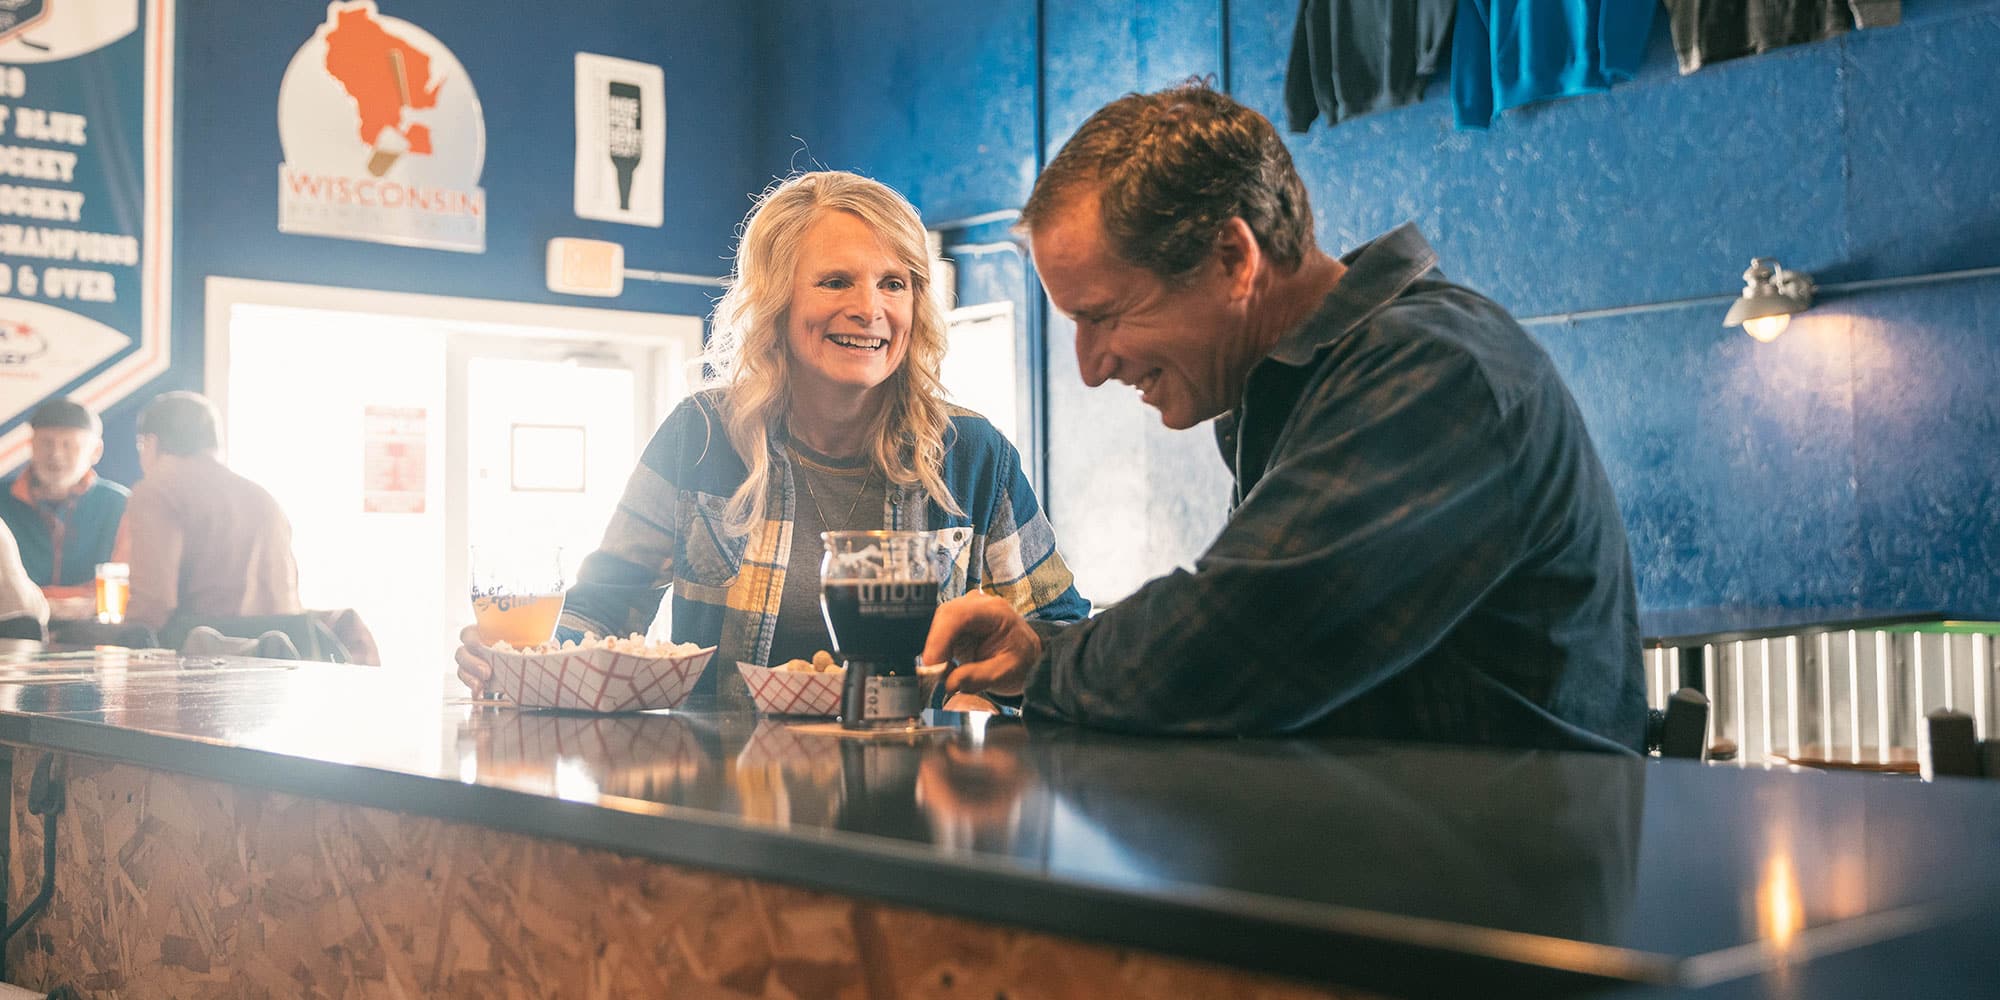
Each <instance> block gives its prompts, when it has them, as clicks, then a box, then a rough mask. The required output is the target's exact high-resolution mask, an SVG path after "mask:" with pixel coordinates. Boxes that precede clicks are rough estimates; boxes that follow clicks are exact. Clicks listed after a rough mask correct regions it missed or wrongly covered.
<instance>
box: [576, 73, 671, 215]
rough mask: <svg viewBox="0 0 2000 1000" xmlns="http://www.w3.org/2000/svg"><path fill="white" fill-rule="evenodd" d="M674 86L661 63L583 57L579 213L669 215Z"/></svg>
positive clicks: (578, 87)
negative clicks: (668, 164)
mask: <svg viewBox="0 0 2000 1000" xmlns="http://www.w3.org/2000/svg"><path fill="white" fill-rule="evenodd" d="M666 159H667V83H666V74H665V73H663V72H662V71H661V70H660V67H658V66H653V65H649V64H647V63H641V62H633V61H631V60H629V59H613V58H612V57H610V56H599V55H592V54H590V53H588V52H579V53H577V54H576V217H577V218H579V219H602V220H603V221H605V222H623V223H626V224H628V225H634V226H658V225H660V224H661V222H663V221H665V217H666V192H665V184H666V176H667V171H666Z"/></svg>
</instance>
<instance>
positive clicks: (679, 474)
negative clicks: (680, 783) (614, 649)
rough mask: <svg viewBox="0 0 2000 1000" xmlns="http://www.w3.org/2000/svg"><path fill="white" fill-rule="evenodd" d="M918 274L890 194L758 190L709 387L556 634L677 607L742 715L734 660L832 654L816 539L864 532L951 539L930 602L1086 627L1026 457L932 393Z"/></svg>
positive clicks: (907, 216) (810, 178) (815, 181)
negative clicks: (709, 652)
mask: <svg viewBox="0 0 2000 1000" xmlns="http://www.w3.org/2000/svg"><path fill="white" fill-rule="evenodd" d="M930 281H931V270H930V258H929V254H928V251H927V249H926V247H925V243H924V227H923V223H922V222H921V221H920V220H919V219H918V216H917V212H916V210H915V209H914V208H912V207H911V206H910V204H909V203H908V202H907V201H904V200H903V198H902V196H901V195H898V194H897V193H896V192H894V191H892V190H890V189H889V188H888V187H886V186H884V185H882V184H880V183H877V182H875V181H872V180H869V179H867V178H865V177H861V176H858V175H855V174H850V173H844V172H840V171H822V172H816V173H808V174H800V175H797V176H795V177H792V178H790V179H788V180H786V181H783V182H781V183H779V184H778V185H776V186H775V187H773V188H772V189H771V190H770V191H768V192H767V193H766V194H765V195H764V197H763V198H762V199H761V200H760V201H759V203H758V205H757V207H756V208H754V209H752V210H751V212H750V216H749V219H748V220H747V222H746V223H745V225H744V230H743V237H742V240H741V242H740V244H739V245H738V247H737V255H736V274H735V276H734V278H733V280H732V281H731V283H730V287H729V290H728V292H727V293H726V294H725V295H724V296H723V298H722V301H721V302H720V303H719V304H718V305H717V307H716V311H715V324H714V332H713V335H712V337H711V340H710V347H709V351H708V355H707V357H706V358H705V359H704V360H705V361H706V362H707V364H708V367H709V369H710V371H711V372H712V375H711V376H710V379H709V385H708V386H707V387H706V388H704V389H703V390H702V391H701V392H698V393H696V394H695V395H694V396H692V397H690V398H689V399H688V400H687V401H685V402H683V403H682V404H681V405H680V406H679V407H678V408H676V409H675V410H674V412H673V413H672V414H671V415H669V416H668V417H667V419H666V422H665V423H663V424H661V425H660V429H659V431H658V432H656V433H655V434H654V435H653V440H652V442H651V443H649V444H648V445H647V446H646V451H645V453H644V455H642V456H641V458H640V460H639V466H638V468H636V469H634V470H633V472H632V478H631V481H630V482H629V483H628V484H627V485H626V487H625V495H624V497H623V498H622V499H621V500H620V501H619V504H618V509H617V511H616V512H615V513H614V514H613V515H612V517H611V524H610V525H609V526H608V527H607V528H606V529H605V532H604V541H603V543H602V544H601V545H600V546H599V548H598V550H597V551H596V552H594V553H592V554H591V555H590V557H589V558H588V559H586V560H585V561H584V564H583V570H582V572H581V573H580V580H579V582H578V583H577V585H576V586H575V587H573V588H571V590H570V591H569V593H568V595H567V598H566V601H565V604H564V608H563V617H562V627H563V629H564V630H566V631H565V634H567V633H568V631H572V630H573V632H575V633H582V632H596V633H598V634H601V635H623V634H626V633H629V632H643V631H645V630H646V628H647V626H648V624H649V623H651V621H652V620H653V617H654V615H655V613H656V612H657V611H658V610H659V607H660V603H661V601H662V600H663V599H664V598H666V597H668V596H671V599H672V601H673V605H672V613H673V614H672V633H673V638H674V640H675V641H677V642H695V643H700V644H702V645H704V646H707V645H715V646H718V647H719V648H718V649H717V651H716V655H715V658H714V659H713V661H711V664H710V667H709V671H708V675H707V676H706V677H704V678H703V679H702V682H701V686H700V687H698V688H697V689H696V694H697V696H699V695H701V694H703V693H704V692H705V693H708V694H710V695H713V696H716V697H717V698H718V699H719V701H720V702H721V703H722V704H724V705H737V704H745V703H747V702H745V701H744V700H742V699H743V697H744V696H743V694H742V692H740V691H738V690H736V689H739V688H741V685H742V682H741V680H740V679H739V678H738V677H737V673H736V669H735V663H736V661H738V660H743V661H746V662H750V663H760V664H774V663H781V662H784V661H785V660H788V659H793V658H800V659H804V658H810V657H811V656H812V654H813V652H814V651H815V650H820V649H831V648H832V645H833V644H832V642H831V641H830V640H829V639H828V638H827V631H826V623H825V621H824V620H823V619H822V618H821V616H820V610H819V560H820V552H821V546H820V543H819V533H820V532H821V531H828V530H850V529H877V528H892V529H926V530H937V531H941V532H945V535H944V536H943V537H944V538H946V539H948V540H949V542H950V544H952V545H953V546H954V547H955V548H956V552H957V557H956V561H955V564H954V569H953V571H952V575H951V579H950V580H949V581H947V582H946V584H945V586H944V587H942V588H940V594H939V597H940V599H941V600H948V599H950V598H952V597H955V596H959V595H962V594H966V593H971V592H979V591H984V592H986V593H990V594H996V595H999V596H1001V597H1003V598H1005V599H1006V600H1007V601H1008V602H1009V603H1011V604H1012V605H1013V606H1014V607H1015V608H1016V609H1017V610H1019V611H1020V612H1021V613H1022V614H1023V615H1026V616H1027V617H1029V618H1035V619H1042V620H1058V621H1062V620H1075V619H1078V618H1081V617H1083V616H1084V615H1085V614H1086V613H1087V612H1088V610H1089V605H1088V604H1087V603H1085V601H1084V600H1083V598H1082V597H1081V596H1079V595H1078V594H1077V592H1076V588H1075V587H1074V586H1072V585H1071V581H1070V573H1069V569H1068V567H1066V566H1065V565H1063V561H1062V557H1061V556H1059V555H1058V554H1057V553H1056V547H1055V534H1054V532H1053V531H1052V530H1051V529H1050V527H1049V523H1048V520H1047V518H1045V517H1044V516H1043V514H1042V512H1041V509H1040V507H1039V505H1038V504H1037V503H1036V501H1035V495H1034V492H1033V491H1032V490H1031V489H1030V488H1029V485H1028V480H1027V478H1026V477H1025V476H1024V475H1022V472H1021V460H1020V456H1019V455H1018V454H1017V453H1016V452H1015V450H1014V448H1013V446H1012V445H1010V444H1009V443H1008V442H1007V439H1006V438H1004V437H1002V436H1001V435H1000V432H999V431H997V430H995V429H994V427H993V425H992V424H990V423H988V422H987V421H986V419H985V418H983V417H981V416H979V415H978V414H976V413H973V412H971V411H970V410H966V409H964V408H961V407H957V406H953V405H952V404H950V403H949V402H947V401H946V400H945V398H944V391H943V388H942V386H941V385H940V383H939V379H938V370H939V366H940V364H941V363H942V361H943V358H944V352H945V326H944V316H943V314H942V312H941V311H940V310H939V309H938V307H937V305H936V303H935V302H934V301H933V299H932V298H931V295H930ZM462 640H463V642H464V645H463V647H462V648H461V649H460V650H459V652H458V667H459V678H460V679H461V680H463V681H464V682H465V684H466V686H467V687H469V688H471V689H473V691H474V692H475V693H477V692H479V691H480V690H481V689H482V688H483V686H484V685H485V683H486V681H487V679H488V678H490V677H491V675H492V672H491V669H490V667H488V665H487V663H486V657H485V649H484V648H483V647H481V646H480V645H479V644H478V637H477V635H476V634H475V633H474V630H473V629H471V628H467V629H466V630H465V632H464V633H463V635H462ZM732 681H733V684H732Z"/></svg>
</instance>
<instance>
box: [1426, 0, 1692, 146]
mask: <svg viewBox="0 0 2000 1000" xmlns="http://www.w3.org/2000/svg"><path fill="white" fill-rule="evenodd" d="M1658 8H1659V3H1658V0H1458V23H1457V25H1456V26H1455V27H1454V28H1453V29H1452V46H1451V100H1452V110H1453V118H1454V120H1455V121H1456V122H1457V124H1458V127H1459V128H1463V129H1485V128H1486V127H1487V126H1488V125H1490V124H1492V122H1493V118H1494V116H1496V115H1498V114H1499V113H1500V112H1502V111H1505V110H1507V109H1508V108H1518V107H1520V106H1521V105H1524V104H1533V103H1534V102H1536V101H1547V100H1551V99H1554V98H1558V97H1572V96H1575V95H1577V94H1595V93H1601V92H1603V91H1605V90H1609V89H1611V85H1612V84H1613V83H1622V82H1624V81H1626V80H1630V79H1632V77H1633V76H1634V75H1635V74H1637V73H1638V72H1639V64H1640V63H1641V62H1643V61H1644V60H1645V58H1646V39H1647V36H1649V35H1650V34H1652V30H1653V14H1654V11H1656V10H1657V9H1658Z"/></svg>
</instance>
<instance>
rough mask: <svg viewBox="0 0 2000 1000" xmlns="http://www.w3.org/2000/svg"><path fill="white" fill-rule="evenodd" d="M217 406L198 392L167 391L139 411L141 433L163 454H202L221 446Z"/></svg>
mask: <svg viewBox="0 0 2000 1000" xmlns="http://www.w3.org/2000/svg"><path fill="white" fill-rule="evenodd" d="M218 423H219V421H218V420H217V419H216V413H215V404H214V403H211V402H209V401H208V397H207V396H204V395H202V394H201V393H198V392H165V393H161V394H160V395H158V396H155V397H153V401H152V402H150V403H147V404H146V408H145V409H144V410H141V411H139V433H141V434H151V435H153V437H154V439H155V440H157V441H158V447H159V451H160V454H162V455H201V454H205V453H207V452H211V451H214V450H216V449H217V448H219V447H221V446H222V438H221V435H220V432H219V431H218V429H217V424H218Z"/></svg>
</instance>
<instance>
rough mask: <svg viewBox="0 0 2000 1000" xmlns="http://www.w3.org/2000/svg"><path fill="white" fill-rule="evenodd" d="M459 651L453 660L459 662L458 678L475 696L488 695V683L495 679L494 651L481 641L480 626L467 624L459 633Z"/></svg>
mask: <svg viewBox="0 0 2000 1000" xmlns="http://www.w3.org/2000/svg"><path fill="white" fill-rule="evenodd" d="M458 642H459V646H458V653H457V654H456V655H454V656H453V657H452V660H453V661H454V662H456V663H457V664H458V679H459V680H460V681H463V682H464V683H465V686H466V687H467V688H469V689H470V690H471V691H472V696H473V697H474V698H483V697H485V696H486V685H487V684H488V683H489V682H491V681H492V680H493V662H492V659H491V657H492V654H493V651H492V650H491V649H488V648H487V647H486V646H484V645H482V644H481V643H480V641H479V626H477V625H467V626H466V627H465V628H464V629H463V630H461V631H460V632H459V633H458Z"/></svg>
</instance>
